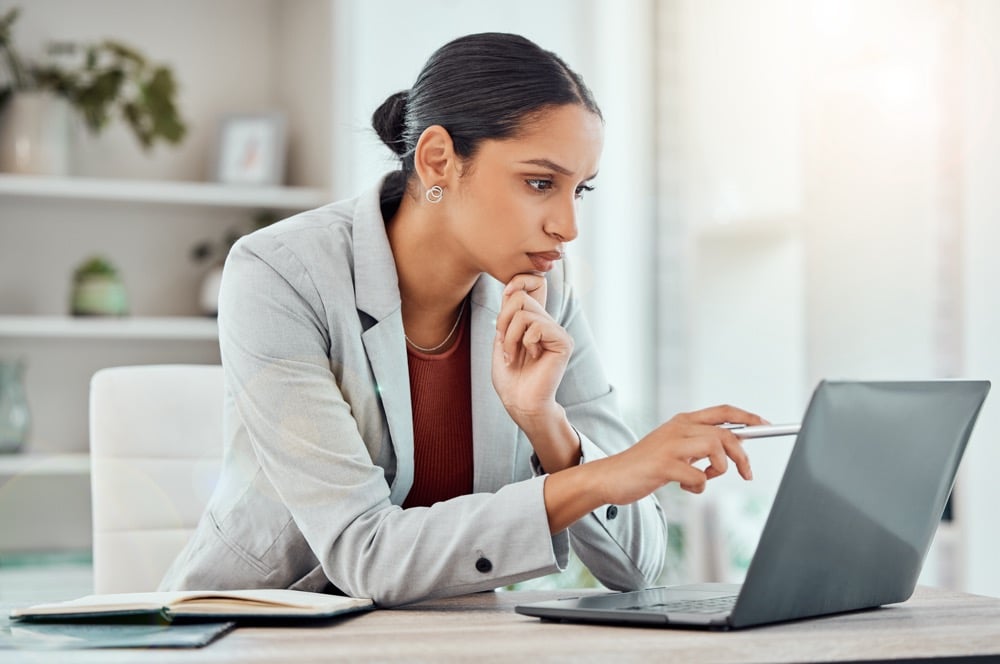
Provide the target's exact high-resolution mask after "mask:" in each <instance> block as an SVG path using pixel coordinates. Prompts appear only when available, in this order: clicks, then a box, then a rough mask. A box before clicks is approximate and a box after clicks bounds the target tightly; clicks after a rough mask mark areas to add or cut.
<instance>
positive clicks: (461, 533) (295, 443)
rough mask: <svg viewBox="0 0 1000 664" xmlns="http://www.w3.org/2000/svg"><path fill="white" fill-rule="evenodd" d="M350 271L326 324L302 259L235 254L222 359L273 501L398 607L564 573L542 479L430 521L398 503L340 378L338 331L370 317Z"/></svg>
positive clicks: (229, 270) (326, 564)
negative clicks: (361, 315) (333, 335)
mask: <svg viewBox="0 0 1000 664" xmlns="http://www.w3.org/2000/svg"><path fill="white" fill-rule="evenodd" d="M344 271H345V275H344V276H345V281H346V282H348V285H347V286H345V288H344V290H345V294H344V296H343V297H344V299H345V301H344V304H343V311H340V312H330V311H326V310H325V307H326V306H329V303H330V301H331V298H330V295H329V294H324V297H323V298H320V296H319V293H318V290H317V288H316V286H315V285H314V284H313V282H312V280H311V278H310V274H309V271H308V270H307V269H306V267H305V266H304V265H303V264H302V263H301V262H300V261H299V259H298V258H297V256H296V254H295V253H294V252H293V251H292V250H290V249H289V248H288V247H287V246H285V245H284V244H282V242H281V241H280V239H279V238H275V237H272V236H269V235H265V234H254V235H251V236H247V237H246V238H243V240H241V241H240V242H238V243H237V244H236V245H235V247H234V248H233V250H232V252H231V253H230V256H229V259H228V261H227V264H226V269H225V274H224V278H223V285H222V290H221V294H220V346H221V350H222V360H223V364H224V365H225V369H226V381H227V390H228V392H229V393H230V395H231V396H230V398H231V399H232V401H233V405H234V408H235V413H236V417H238V418H239V423H238V426H242V427H245V429H246V435H247V437H248V438H249V441H250V445H251V447H252V450H253V454H254V455H255V456H256V463H257V464H258V465H259V468H260V472H262V473H263V474H264V475H265V476H266V478H267V480H268V481H269V485H270V487H273V494H274V495H273V497H272V500H278V501H280V502H281V504H283V505H284V507H285V508H286V509H287V510H288V512H289V513H290V515H291V518H292V519H293V520H294V522H295V525H296V526H297V527H298V528H299V529H300V531H301V532H302V534H303V536H304V538H305V539H306V541H307V542H308V544H309V547H310V549H311V550H312V551H313V553H314V554H315V556H316V558H317V559H318V560H319V562H320V564H321V565H322V567H323V570H324V572H325V574H326V576H327V578H329V579H330V581H331V582H332V583H333V584H334V585H336V586H337V587H338V588H339V589H340V590H342V591H343V592H345V593H347V594H350V595H353V596H358V597H371V598H372V599H374V600H375V602H376V603H378V604H379V605H381V606H390V605H398V604H404V603H408V602H413V601H417V600H421V599H426V598H430V597H435V596H446V595H457V594H463V593H470V592H478V591H482V590H489V589H493V588H496V587H499V586H503V585H507V584H510V583H514V582H517V581H522V580H525V579H528V578H534V577H537V576H541V575H544V574H549V573H553V572H556V571H559V570H561V569H564V568H565V566H566V562H567V556H568V552H569V544H568V539H569V538H568V536H567V535H566V534H565V533H564V534H561V535H558V536H555V537H554V536H552V535H551V534H550V533H549V529H548V519H547V515H546V511H545V504H544V497H543V483H544V479H545V478H543V477H536V478H531V479H528V480H526V481H522V482H516V483H512V484H509V485H507V486H505V487H502V488H501V489H500V490H499V491H497V492H496V493H479V494H472V495H467V496H461V497H458V498H455V499H452V500H448V501H444V502H441V503H438V504H436V505H434V506H432V507H429V508H411V509H406V510H403V509H402V508H400V507H398V506H396V505H394V504H392V503H391V502H390V498H389V495H390V490H389V485H388V482H387V481H386V478H385V475H384V472H383V469H382V468H381V467H379V466H377V465H376V464H374V463H373V461H372V459H371V456H370V454H369V452H368V449H367V448H366V446H365V442H364V441H363V440H362V438H361V434H360V433H359V429H358V424H357V421H356V420H355V419H354V417H355V416H354V414H353V413H352V409H351V405H350V403H349V402H348V400H347V399H345V396H344V393H343V391H342V386H341V385H339V384H338V382H337V380H336V377H335V375H334V373H333V372H332V371H331V358H330V356H329V354H330V343H331V340H330V327H329V326H330V323H329V321H331V320H336V317H355V318H357V315H358V314H357V311H356V308H355V307H356V305H355V303H354V299H353V286H352V285H351V284H350V282H351V275H350V273H349V271H348V270H347V269H346V268H345V270H344ZM347 293H350V295H347ZM348 298H349V299H348ZM338 343H339V342H338ZM357 343H358V344H361V340H360V338H358V340H357ZM332 361H336V359H335V358H334V359H333V360H332ZM352 389H357V386H356V385H355V386H354V387H353V388H352ZM365 389H374V386H373V385H372V386H367V385H366V386H365ZM588 412H589V411H588ZM627 520H628V519H626V520H625V521H627ZM483 524H489V526H488V527H484V526H483ZM591 529H593V527H591ZM596 546H604V545H596ZM591 548H592V547H588V548H587V551H588V552H589V551H590V550H591ZM595 550H596V549H595Z"/></svg>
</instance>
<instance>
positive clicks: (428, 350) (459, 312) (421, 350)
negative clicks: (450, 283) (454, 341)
mask: <svg viewBox="0 0 1000 664" xmlns="http://www.w3.org/2000/svg"><path fill="white" fill-rule="evenodd" d="M464 312H465V300H464V299H463V300H462V306H461V307H459V309H458V318H456V319H455V324H454V325H452V326H451V332H449V333H448V336H446V337H445V338H444V341H442V342H441V343H439V344H438V345H437V346H434V347H433V348H424V347H423V346H420V345H417V344H415V343H413V340H412V339H410V337H408V336H406V330H403V338H404V339H406V343H408V344H410V345H411V346H413V347H414V348H416V349H417V350H419V351H420V352H421V353H433V352H434V351H436V350H438V349H439V348H441V347H442V346H444V345H445V344H446V343H448V342H449V341H451V338H452V337H453V336H455V330H457V329H458V323H459V321H461V320H462V314H463V313H464Z"/></svg>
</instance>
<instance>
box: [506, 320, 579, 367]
mask: <svg viewBox="0 0 1000 664" xmlns="http://www.w3.org/2000/svg"><path fill="white" fill-rule="evenodd" d="M502 346H503V351H504V353H505V354H506V356H507V358H508V359H514V358H517V357H518V356H519V355H518V354H519V352H520V349H521V348H523V349H524V352H525V353H527V355H528V357H530V358H532V359H538V358H539V357H540V356H541V355H542V353H543V352H544V351H545V350H547V349H550V348H551V349H553V350H554V349H557V348H561V347H566V348H567V349H568V348H570V347H571V340H570V339H569V338H568V335H567V334H566V333H565V331H564V330H563V329H562V328H561V327H560V326H559V325H558V323H556V322H555V321H553V320H552V319H551V318H549V317H548V316H543V315H538V314H534V313H529V312H527V311H519V312H517V313H516V314H515V315H514V318H513V319H512V320H511V322H510V325H509V326H508V327H507V332H506V334H505V335H504V336H503V340H502Z"/></svg>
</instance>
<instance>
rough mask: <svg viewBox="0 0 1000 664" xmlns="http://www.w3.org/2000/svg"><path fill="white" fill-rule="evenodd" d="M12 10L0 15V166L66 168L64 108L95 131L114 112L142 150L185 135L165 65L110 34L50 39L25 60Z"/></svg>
mask: <svg viewBox="0 0 1000 664" xmlns="http://www.w3.org/2000/svg"><path fill="white" fill-rule="evenodd" d="M19 13H20V10H19V9H18V8H17V7H15V8H13V9H11V10H10V11H8V12H7V13H6V14H4V15H3V16H2V17H0V67H2V68H3V69H6V83H5V84H4V85H3V86H2V87H0V170H5V171H14V172H35V173H37V172H42V173H48V174H61V175H62V174H66V172H67V170H68V169H67V159H66V151H67V149H68V148H67V145H68V134H69V128H68V124H69V123H68V116H69V111H70V110H72V111H76V112H77V113H78V114H79V115H80V116H81V117H82V119H83V123H84V124H85V125H86V126H87V128H88V129H90V130H91V131H92V132H94V133H98V132H100V131H101V130H102V129H103V128H104V127H105V126H107V124H108V122H109V121H110V120H111V119H112V117H114V116H120V118H121V119H123V120H124V121H125V122H126V124H127V125H128V126H129V127H130V128H131V129H132V132H133V134H134V135H135V137H136V139H137V140H138V141H139V144H140V145H141V146H142V147H143V149H146V150H148V149H150V148H151V147H152V146H153V145H154V144H155V143H156V142H157V141H162V142H166V143H170V144H176V143H178V142H180V141H181V139H183V138H184V134H185V131H186V127H185V125H184V121H183V120H182V118H181V116H180V113H179V111H178V109H177V104H176V95H177V84H176V82H175V80H174V76H173V73H172V72H171V70H170V69H169V68H168V67H165V66H162V65H154V64H151V63H150V62H149V61H148V60H147V59H146V57H145V56H144V55H142V53H140V52H139V51H138V50H136V49H135V48H132V47H130V46H127V45H125V44H124V43H122V42H120V41H116V40H111V39H107V40H104V41H100V42H97V43H92V44H76V43H71V42H59V43H53V44H51V45H50V47H49V49H48V54H49V56H50V57H49V60H48V61H46V62H43V63H39V62H30V61H27V60H25V59H24V58H23V57H22V56H21V54H20V53H19V52H18V50H17V48H16V47H15V46H14V41H13V26H14V23H15V22H16V21H17V17H18V15H19ZM15 146H16V149H15Z"/></svg>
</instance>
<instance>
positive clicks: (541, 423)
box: [517, 404, 582, 473]
mask: <svg viewBox="0 0 1000 664" xmlns="http://www.w3.org/2000/svg"><path fill="white" fill-rule="evenodd" d="M556 408H557V409H558V410H557V411H556V412H554V413H552V414H550V415H547V416H543V417H527V418H520V419H518V420H517V423H518V426H519V427H520V428H521V430H522V431H524V434H525V435H526V436H527V437H528V440H529V441H530V443H531V447H532V448H533V449H534V450H535V454H536V455H537V456H538V462H539V464H541V466H542V468H543V469H544V471H545V472H546V473H555V472H558V471H560V470H563V469H565V468H570V467H572V466H576V465H579V463H580V459H581V457H582V450H581V445H580V436H579V434H577V432H576V429H574V428H573V427H572V425H570V423H569V420H568V419H567V418H566V412H565V411H564V410H563V408H562V406H559V405H558V404H557V405H556Z"/></svg>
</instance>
